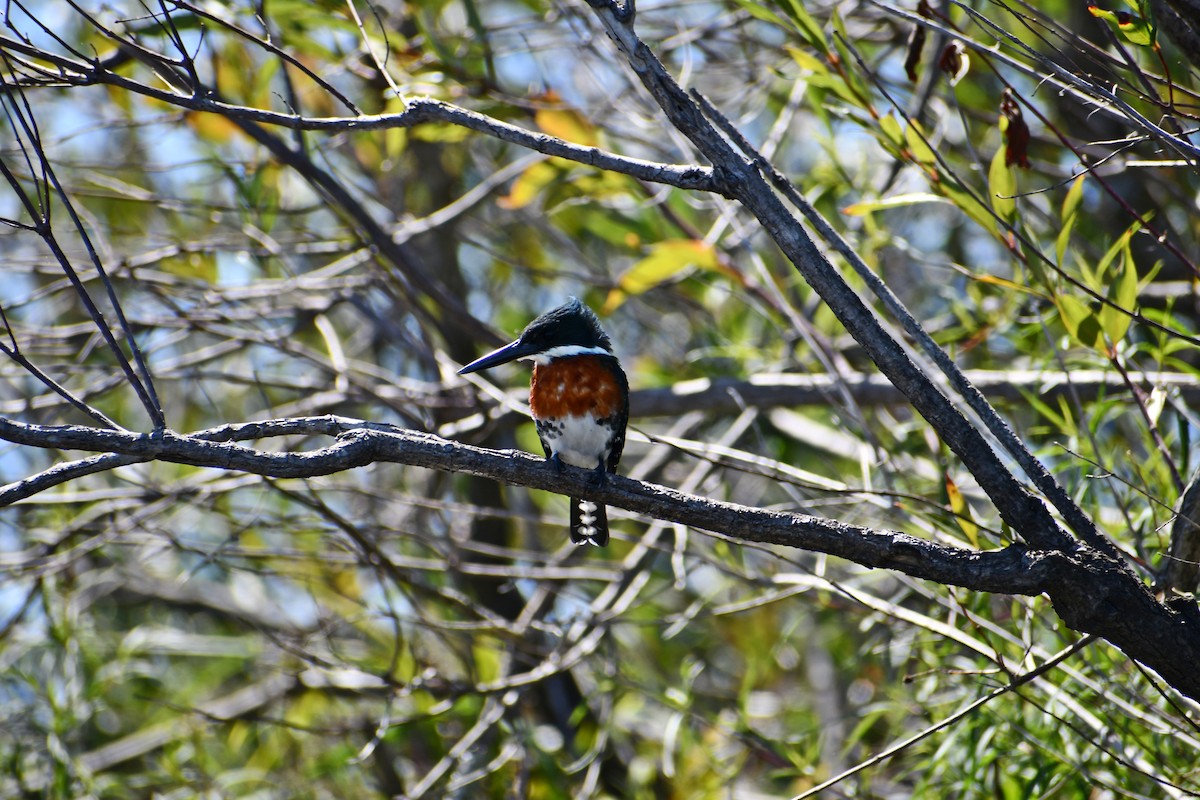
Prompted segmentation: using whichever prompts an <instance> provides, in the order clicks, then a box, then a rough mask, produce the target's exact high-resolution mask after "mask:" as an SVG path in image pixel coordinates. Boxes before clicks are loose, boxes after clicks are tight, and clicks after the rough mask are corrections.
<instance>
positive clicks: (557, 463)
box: [546, 453, 563, 472]
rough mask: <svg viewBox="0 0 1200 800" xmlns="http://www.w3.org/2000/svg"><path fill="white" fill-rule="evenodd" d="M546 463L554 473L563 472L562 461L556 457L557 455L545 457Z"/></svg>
mask: <svg viewBox="0 0 1200 800" xmlns="http://www.w3.org/2000/svg"><path fill="white" fill-rule="evenodd" d="M546 463H547V464H549V465H550V466H551V467H553V468H554V471H555V472H562V471H563V462H562V459H561V458H559V457H558V453H554V454H552V455H549V456H546Z"/></svg>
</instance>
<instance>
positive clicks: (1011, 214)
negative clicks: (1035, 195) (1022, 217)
mask: <svg viewBox="0 0 1200 800" xmlns="http://www.w3.org/2000/svg"><path fill="white" fill-rule="evenodd" d="M1004 161H1005V159H1004V148H1002V147H1000V148H997V149H996V154H995V155H994V156H992V165H991V167H990V168H989V169H988V192H989V193H990V194H991V196H992V210H993V211H995V212H996V216H998V217H1000V219H1002V220H1004V221H1005V222H1007V223H1009V224H1011V223H1012V221H1013V219H1014V218H1015V217H1016V216H1017V198H1016V194H1017V170H1016V168H1015V167H1013V166H1010V165H1007V164H1005V163H1004Z"/></svg>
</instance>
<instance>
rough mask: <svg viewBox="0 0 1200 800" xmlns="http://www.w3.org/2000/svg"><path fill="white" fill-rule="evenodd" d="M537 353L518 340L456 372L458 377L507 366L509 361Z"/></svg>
mask: <svg viewBox="0 0 1200 800" xmlns="http://www.w3.org/2000/svg"><path fill="white" fill-rule="evenodd" d="M536 352H537V348H536V347H531V346H530V345H527V344H525V343H523V342H522V341H521V340H520V339H518V340H517V341H515V342H510V343H509V344H506V345H504V347H501V348H500V349H499V350H493V351H492V352H490V353H488V354H487V355H486V356H481V357H479V358H477V359H475V360H474V361H472V362H471V363H470V364H467V365H466V366H465V367H463V368H462V369H460V370H459V371H458V374H459V375H466V374H467V373H468V372H478V371H479V370H481V369H487V368H489V367H496V366H499V365H501V364H507V363H508V362H509V361H516V360H517V359H518V358H524V357H525V356H531V355H533V354H534V353H536Z"/></svg>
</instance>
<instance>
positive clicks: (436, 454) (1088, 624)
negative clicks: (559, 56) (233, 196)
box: [0, 416, 1200, 700]
mask: <svg viewBox="0 0 1200 800" xmlns="http://www.w3.org/2000/svg"><path fill="white" fill-rule="evenodd" d="M288 435H291V436H295V435H308V436H312V435H324V436H334V437H336V441H335V442H334V443H333V444H331V445H329V446H327V447H321V448H317V449H315V450H309V451H305V452H300V453H288V452H271V451H265V450H258V449H255V448H252V447H248V446H246V445H243V444H239V442H242V441H246V440H251V439H260V438H266V437H276V436H288ZM0 439H4V440H6V441H9V442H13V443H15V444H22V445H29V446H35V447H48V448H55V449H62V450H83V451H88V452H92V453H97V452H100V453H109V454H114V455H113V457H114V458H116V457H117V456H120V457H122V458H121V459H120V460H118V461H116V462H114V465H116V464H117V463H128V462H126V461H125V459H132V460H135V461H167V462H172V463H178V464H190V465H192V466H199V467H214V468H218V469H228V470H236V471H239V472H248V473H252V474H256V475H263V476H267V477H272V478H312V477H317V476H321V475H330V474H333V473H336V472H341V471H343V470H347V469H353V468H355V467H363V466H367V465H369V464H373V463H378V462H391V463H396V464H404V465H408V466H414V467H424V468H427V469H435V470H440V471H443V472H455V473H462V474H466V475H475V476H479V477H483V478H488V479H490V480H495V481H499V482H501V483H505V484H508V485H511V486H525V487H529V488H531V489H542V490H545V491H549V492H556V493H559V494H564V495H569V496H572V497H583V498H586V499H588V500H594V501H596V502H599V503H604V504H605V505H609V506H616V507H619V508H624V509H626V510H628V511H633V512H635V513H639V514H644V515H646V516H648V517H652V518H655V519H660V520H665V521H668V522H676V523H680V524H683V525H688V526H691V527H694V528H699V529H701V530H706V531H711V532H713V533H717V534H721V535H724V536H728V537H730V538H732V539H736V540H739V541H745V542H757V543H761V544H771V545H782V546H786V547H795V548H799V549H803V550H811V551H816V552H821V553H827V554H829V555H833V556H837V557H840V558H844V559H847V560H849V561H853V562H855V563H857V564H861V565H863V566H866V567H877V568H885V569H893V570H896V571H898V572H902V573H904V574H906V575H911V576H913V577H915V578H923V579H926V580H931V581H935V582H938V583H943V584H947V585H952V586H962V587H964V588H967V589H973V590H975V591H984V592H996V593H1002V594H1020V595H1037V594H1046V595H1048V596H1049V597H1050V599H1051V601H1052V602H1053V603H1054V607H1055V610H1056V611H1057V612H1058V614H1059V615H1060V616H1061V617H1062V619H1063V620H1064V621H1065V622H1066V623H1067V624H1068V625H1070V626H1071V627H1072V628H1074V629H1076V630H1079V631H1083V632H1086V633H1093V634H1096V635H1098V636H1101V637H1103V638H1105V639H1108V640H1109V641H1110V642H1112V643H1113V644H1115V645H1116V646H1117V647H1120V648H1121V649H1122V650H1124V651H1125V652H1126V653H1128V654H1129V655H1130V656H1132V657H1134V658H1137V659H1138V660H1140V661H1142V662H1143V663H1145V664H1147V665H1148V666H1150V667H1152V668H1153V669H1155V670H1156V671H1158V673H1159V674H1160V675H1162V676H1163V678H1164V679H1166V680H1167V681H1168V682H1169V683H1170V684H1171V685H1172V686H1174V687H1175V688H1176V689H1178V690H1179V691H1181V692H1183V693H1184V694H1187V695H1189V696H1190V697H1193V698H1196V699H1198V700H1200V673H1198V672H1197V671H1196V670H1195V664H1197V663H1200V616H1198V615H1197V614H1195V612H1194V611H1189V610H1188V609H1186V608H1173V607H1171V606H1168V605H1165V604H1162V603H1158V602H1157V601H1156V600H1155V599H1154V597H1153V596H1152V595H1151V594H1150V592H1149V591H1148V590H1147V589H1146V588H1145V587H1144V586H1143V585H1142V584H1141V583H1140V582H1139V581H1137V580H1136V579H1135V578H1132V576H1131V574H1130V572H1129V570H1128V569H1126V568H1125V566H1124V565H1123V564H1121V563H1120V562H1119V561H1116V560H1114V559H1112V558H1110V557H1108V556H1106V555H1104V554H1102V553H1099V552H1097V551H1095V550H1092V549H1091V548H1088V547H1086V546H1081V547H1079V548H1076V549H1075V550H1073V551H1071V552H1063V551H1060V550H1058V549H1057V548H1037V547H1027V546H1025V545H1022V544H1013V545H1010V546H1008V547H1006V548H1003V549H1000V550H993V551H986V552H978V551H974V550H967V549H963V548H957V547H949V546H947V545H943V544H938V543H935V542H931V541H928V540H925V539H919V538H916V537H914V536H910V535H908V534H904V533H900V532H897V531H887V530H883V531H881V530H874V529H870V528H864V527H860V526H855V525H848V524H845V523H841V522H836V521H832V520H828V519H823V518H820V517H812V516H808V515H805V514H794V513H788V512H782V511H769V510H764V509H760V508H753V507H749V506H743V505H738V504H736V503H727V502H722V501H718V500H711V499H708V498H705V497H700V496H698V495H693V494H687V493H684V492H679V491H675V490H673V489H670V488H667V487H665V486H660V485H657V484H653V483H647V482H644V481H637V480H632V479H630V478H625V477H621V476H619V475H612V476H610V477H609V480H608V482H607V483H606V484H605V485H603V486H599V485H597V484H596V483H595V481H594V476H593V474H592V473H591V472H590V471H588V470H579V469H574V468H571V467H565V468H564V469H563V470H562V471H561V472H559V471H556V470H555V469H553V468H551V467H549V466H548V465H547V464H546V463H545V461H544V460H543V459H541V458H539V457H537V456H534V455H531V454H529V453H525V452H521V451H515V450H490V449H487V448H482V447H474V446H471V445H467V444H461V443H459V442H454V441H450V440H448V439H443V438H441V437H439V436H435V435H433V434H429V433H423V432H419V431H411V430H402V429H396V428H392V427H390V426H387V425H381V424H377V423H368V422H362V421H360V420H354V419H349V418H345V417H335V416H325V417H309V418H299V419H284V420H269V421H264V422H254V423H246V424H243V425H227V426H222V427H220V428H215V429H212V430H208V431H200V432H198V433H194V434H190V435H185V434H180V433H175V432H173V431H161V432H156V433H147V434H139V433H130V432H124V431H112V430H105V429H101V428H89V427H86V426H77V425H70V426H43V425H31V424H26V423H21V422H16V421H13V420H10V419H4V418H0ZM89 463H90V460H89ZM19 490H20V484H11V485H9V486H6V487H3V488H0V503H3V504H6V505H7V504H9V503H11V502H13V500H14V499H15V498H16V497H18V496H19V493H20V491H19Z"/></svg>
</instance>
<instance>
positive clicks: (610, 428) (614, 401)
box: [458, 297, 629, 547]
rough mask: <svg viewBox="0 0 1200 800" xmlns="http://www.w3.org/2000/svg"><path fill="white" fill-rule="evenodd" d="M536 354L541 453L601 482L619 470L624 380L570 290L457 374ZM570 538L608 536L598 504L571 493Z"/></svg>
mask: <svg viewBox="0 0 1200 800" xmlns="http://www.w3.org/2000/svg"><path fill="white" fill-rule="evenodd" d="M521 359H523V360H528V361H532V362H533V377H532V378H531V379H530V382H529V410H530V413H531V415H532V416H533V421H534V422H535V423H536V424H537V433H538V438H539V439H540V440H541V442H542V449H543V450H544V451H545V453H546V460H547V461H548V462H549V463H550V464H551V466H553V467H554V468H555V469H556V470H560V471H561V470H562V465H563V464H570V465H571V466H573V467H581V468H583V469H591V470H594V471H595V475H596V481H597V483H599V484H600V485H603V484H604V483H605V482H606V481H607V480H608V473H610V472H616V470H617V464H618V463H620V461H621V451H622V450H623V449H624V448H625V427H626V425H628V423H629V380H628V378H626V377H625V371H624V370H622V369H621V363H620V362H619V361H618V360H617V357H616V356H615V355H613V349H612V343H611V342H610V341H609V338H608V336H607V334H605V333H604V331H603V329H601V327H600V320H598V319H597V318H596V315H595V313H593V312H592V310H591V309H590V308H588V307H587V306H586V305H584V304H583V303H582V302H580V301H579V299H578V298H576V297H572V298H570V299H569V300H568V301H567V302H566V303H564V304H563V305H561V306H559V307H558V308H555V309H552V310H550V311H547V312H546V313H545V314H542V315H541V316H540V317H538V318H537V319H535V320H533V322H531V323H529V325H528V326H527V327H526V328H525V330H524V331H522V332H521V335H520V336H518V337H517V338H516V340H515V341H512V342H510V343H508V344H506V345H504V346H503V347H501V348H499V349H498V350H493V351H492V352H490V353H488V354H487V355H485V356H481V357H480V358H477V359H476V360H474V361H472V362H471V363H470V364H467V365H466V366H465V367H463V368H462V369H460V370H459V371H458V374H459V375H466V374H468V373H471V372H478V371H479V370H484V369H488V368H490V367H495V366H499V365H500V364H507V363H508V362H510V361H517V360H521ZM571 541H572V542H573V543H575V544H578V545H583V544H590V545H595V546H597V547H604V546H605V545H607V544H608V513H607V511H606V510H605V508H604V506H603V505H600V504H598V503H594V502H592V501H590V500H581V499H580V498H577V497H572V498H571Z"/></svg>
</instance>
